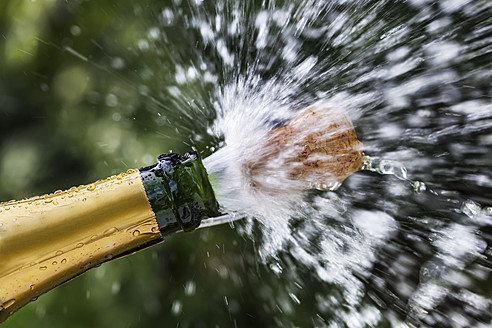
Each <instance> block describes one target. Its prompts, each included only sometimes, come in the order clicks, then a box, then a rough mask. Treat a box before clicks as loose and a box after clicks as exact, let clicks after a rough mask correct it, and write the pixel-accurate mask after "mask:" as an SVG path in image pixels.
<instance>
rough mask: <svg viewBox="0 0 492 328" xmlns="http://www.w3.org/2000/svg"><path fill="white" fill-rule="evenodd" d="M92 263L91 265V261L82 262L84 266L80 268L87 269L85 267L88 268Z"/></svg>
mask: <svg viewBox="0 0 492 328" xmlns="http://www.w3.org/2000/svg"><path fill="white" fill-rule="evenodd" d="M90 265H91V262H90V261H89V262H86V263H84V264H82V266H81V267H80V268H81V269H82V270H85V269H86V268H87V267H88V266H90Z"/></svg>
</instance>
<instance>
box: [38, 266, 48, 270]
mask: <svg viewBox="0 0 492 328" xmlns="http://www.w3.org/2000/svg"><path fill="white" fill-rule="evenodd" d="M46 269H48V267H47V266H41V267H39V270H41V271H44V270H46Z"/></svg>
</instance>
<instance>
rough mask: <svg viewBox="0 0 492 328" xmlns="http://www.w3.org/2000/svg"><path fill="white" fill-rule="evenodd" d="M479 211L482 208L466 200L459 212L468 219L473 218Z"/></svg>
mask: <svg viewBox="0 0 492 328" xmlns="http://www.w3.org/2000/svg"><path fill="white" fill-rule="evenodd" d="M481 210H482V208H481V207H480V205H479V204H478V203H476V202H474V201H472V200H470V199H468V200H466V201H465V202H464V203H463V206H462V207H461V211H462V212H463V213H464V214H465V215H466V216H468V217H469V218H473V217H474V216H476V215H477V214H478V213H480V211H481Z"/></svg>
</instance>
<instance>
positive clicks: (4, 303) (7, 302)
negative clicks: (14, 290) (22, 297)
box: [2, 298, 15, 309]
mask: <svg viewBox="0 0 492 328" xmlns="http://www.w3.org/2000/svg"><path fill="white" fill-rule="evenodd" d="M14 303H15V298H11V299H9V300H8V301H6V302H3V303H2V307H3V308H4V309H6V308H8V307H10V306H12V305H13V304H14Z"/></svg>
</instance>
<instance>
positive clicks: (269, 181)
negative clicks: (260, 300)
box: [194, 1, 492, 327]
mask: <svg viewBox="0 0 492 328" xmlns="http://www.w3.org/2000/svg"><path fill="white" fill-rule="evenodd" d="M482 5H484V6H485V7H487V5H485V4H484V3H482ZM246 7H247V6H245V7H244V8H243V7H241V6H238V7H235V8H232V9H231V8H228V9H227V8H221V7H220V5H219V6H218V8H220V9H221V10H222V9H223V10H224V12H222V11H220V10H219V14H218V15H217V20H216V21H215V22H218V21H219V22H220V24H219V25H216V24H214V23H213V22H211V21H208V19H207V15H205V14H204V13H205V12H206V10H205V9H204V8H199V9H197V12H196V13H195V14H194V15H195V16H194V17H195V18H197V17H200V20H198V21H199V23H198V25H199V27H200V33H201V34H202V37H203V39H204V40H205V42H206V43H211V44H213V47H214V49H216V51H217V52H216V53H217V55H218V56H219V57H220V58H221V59H222V66H221V75H222V76H223V80H224V87H223V88H221V89H219V90H217V94H216V95H215V96H214V98H215V101H214V108H215V109H216V112H217V117H216V119H215V120H214V124H213V125H212V126H211V127H209V130H208V131H209V133H211V134H212V135H214V136H215V137H216V138H217V139H218V140H219V142H218V147H219V148H220V149H219V150H218V151H217V152H215V153H214V154H213V155H211V156H210V157H208V158H207V159H206V160H205V165H206V167H207V170H208V171H209V173H210V174H211V176H213V177H214V178H212V179H213V180H214V179H215V181H212V183H213V184H214V186H216V191H217V197H218V199H219V202H221V203H222V206H224V208H226V209H227V210H229V211H232V212H237V215H238V216H246V217H249V219H248V220H247V221H246V223H245V224H239V230H241V231H243V232H244V233H245V234H247V235H248V236H250V237H251V238H254V239H255V244H257V247H258V253H259V255H260V258H261V259H262V261H263V262H264V263H266V264H267V265H268V266H269V267H270V268H271V269H272V270H273V271H274V272H276V273H277V274H278V275H279V276H285V275H288V276H289V277H290V281H292V283H288V284H287V286H286V287H285V290H283V291H281V292H280V293H279V295H278V296H277V297H276V298H275V300H276V302H277V303H276V304H277V307H278V308H279V310H278V313H279V314H278V316H277V320H278V322H282V323H289V320H293V319H292V317H288V316H286V314H292V315H293V313H294V310H293V308H292V307H293V306H295V304H300V303H303V302H310V301H311V302H313V307H314V310H313V317H312V322H314V323H315V324H316V325H322V326H324V325H327V326H330V327H343V326H347V327H366V326H371V327H373V326H380V325H382V326H392V327H408V326H409V325H412V324H414V325H415V324H416V325H422V326H443V327H462V326H468V325H469V326H478V325H480V324H482V323H484V324H485V323H487V322H489V321H490V315H489V313H490V310H491V299H490V288H488V287H484V283H485V281H486V280H487V279H489V278H487V277H489V273H488V272H490V264H489V262H488V261H489V260H488V259H489V255H487V254H489V247H490V238H489V237H488V236H489V235H488V231H489V224H490V222H491V221H490V220H491V217H490V216H489V212H490V209H489V208H486V207H485V208H484V209H482V206H481V205H479V203H483V205H490V197H487V196H485V197H483V196H484V194H483V193H488V194H489V195H490V191H491V189H490V187H491V185H490V169H489V168H487V164H486V163H487V160H486V158H489V156H487V155H486V153H487V152H488V153H490V149H489V148H490V142H489V141H490V140H489V139H490V122H489V120H490V117H491V116H490V115H491V113H492V110H491V105H490V101H489V100H487V99H486V98H484V97H483V95H484V93H483V92H485V93H487V91H486V90H489V91H490V86H489V87H485V86H484V85H483V84H482V83H481V82H479V81H480V78H479V76H485V75H487V74H488V73H486V70H487V69H486V68H485V67H484V66H483V63H482V61H481V59H479V58H478V57H480V56H481V55H482V54H485V52H487V51H485V50H484V49H483V48H482V47H481V46H479V45H478V43H477V42H479V41H478V40H480V39H483V38H484V37H485V34H487V33H488V32H485V30H487V31H490V24H487V23H486V22H485V20H483V18H485V16H484V15H485V11H484V10H485V9H484V8H485V7H481V6H480V5H479V4H478V3H475V4H473V5H465V4H462V3H458V2H450V1H447V2H442V3H440V4H439V5H437V7H439V8H438V9H436V11H434V8H432V7H431V6H428V5H427V4H425V3H424V2H417V1H412V2H411V3H407V4H400V5H398V6H392V5H391V4H390V3H387V2H378V3H377V4H374V3H371V2H365V1H359V2H356V3H353V4H341V3H338V2H336V1H328V2H319V1H316V2H314V1H313V2H311V1H307V2H303V3H302V5H297V6H294V5H291V6H288V5H286V6H281V5H275V4H270V5H269V6H265V7H264V9H263V10H260V11H257V12H254V11H253V12H251V11H250V8H246ZM229 9H230V11H229ZM202 10H203V11H202ZM246 13H248V14H246ZM229 15H230V16H229ZM458 17H460V18H458ZM464 17H469V19H470V20H471V19H474V20H475V21H476V22H477V23H476V24H477V25H476V26H474V27H471V26H470V27H468V28H466V27H465V26H464V25H465V24H459V23H458V25H456V23H453V22H455V21H460V20H463V21H466V19H465V18H464ZM472 17H473V18H472ZM479 17H481V18H479ZM229 19H230V20H229ZM208 26H210V28H208ZM479 26H481V27H479ZM246 31H247V32H248V33H246ZM483 33H485V34H483ZM465 40H467V41H465ZM246 45H247V46H250V47H254V48H255V50H253V51H250V52H248V55H246V56H242V54H243V52H242V51H243V50H245V49H246V47H247V46H246ZM480 49H482V50H480ZM484 51H485V52H484ZM251 53H252V54H251ZM477 56H478V57H477ZM467 65H471V67H474V70H471V71H468V72H472V73H466V72H465V71H464V69H465V67H466V66H467ZM481 74H485V75H481ZM468 83H471V84H472V85H474V87H472V88H469V87H468V86H469V84H468ZM467 85H468V86H467ZM480 85H482V86H483V87H481V86H480ZM472 89H474V91H473V90H472ZM480 90H481V91H480ZM313 104H314V105H313ZM319 107H322V108H323V111H321V113H323V114H322V116H323V117H322V119H320V120H317V122H316V123H313V122H310V123H309V124H306V125H302V126H301V125H299V130H302V131H303V132H304V136H303V137H305V136H306V135H310V134H313V133H317V132H319V129H324V128H327V127H329V126H330V125H332V124H334V122H337V121H338V119H337V115H339V114H337V111H336V109H340V108H343V110H344V111H345V110H346V111H347V113H348V114H347V115H349V116H350V117H351V118H352V121H353V122H354V125H355V129H356V130H357V132H358V133H357V134H358V135H359V139H360V140H361V141H362V142H363V143H364V153H365V155H366V157H365V158H363V159H361V160H362V161H363V164H362V165H361V167H360V168H362V171H361V172H359V173H355V174H353V175H351V176H350V177H349V178H348V179H347V180H345V181H344V182H343V183H342V184H341V185H340V183H341V182H342V181H343V178H345V177H347V176H348V174H347V175H343V178H342V179H333V177H332V178H331V179H330V178H329V177H328V178H327V177H326V176H319V175H317V174H316V173H314V175H312V177H313V178H312V179H308V181H307V180H306V179H303V177H302V174H301V176H298V178H299V179H296V178H294V177H295V176H296V174H295V173H293V171H295V170H296V169H298V168H299V166H298V165H299V162H298V161H291V160H290V159H291V158H292V157H296V154H298V153H299V149H296V147H298V142H297V141H296V140H289V138H288V137H286V141H281V140H280V138H279V137H280V136H282V132H281V131H282V129H285V127H287V126H289V125H294V126H295V125H296V122H298V121H297V120H298V119H299V117H302V116H303V114H305V113H306V111H309V110H310V109H309V108H319ZM305 108H308V109H305ZM330 109H335V112H331V113H330ZM323 121H324V122H323ZM320 126H321V128H320ZM272 131H277V132H272ZM335 131H337V130H336V129H335ZM301 135H302V134H301ZM284 137H285V136H284ZM277 138H279V139H277ZM301 138H302V137H301ZM264 140H270V141H272V140H273V141H275V142H271V143H269V142H268V141H267V143H266V144H265V142H264ZM487 140H488V141H487ZM477 142H482V146H481V147H482V148H479V147H478V146H477V145H476V143H477ZM274 144H275V145H276V146H273V145H274ZM303 146H304V145H303ZM332 146H334V145H330V147H332ZM277 147H278V148H277ZM335 147H336V146H335ZM279 148H281V149H282V150H279ZM354 148H355V150H356V151H360V150H362V149H361V148H357V145H354ZM487 149H488V150H487ZM471 154H474V155H473V156H472V155H471ZM325 155H326V154H325ZM367 155H368V156H367ZM318 156H321V155H320V154H318ZM470 156H472V157H474V159H472V157H470ZM319 159H320V160H327V159H326V158H319ZM328 171H330V170H328ZM348 171H349V172H350V173H353V172H355V171H357V170H348ZM487 172H488V173H487ZM460 181H461V182H460ZM464 181H466V183H468V184H469V183H471V184H474V185H475V186H476V187H474V188H471V189H466V188H464V187H463V185H462V184H461V185H460V183H463V182H464ZM306 186H308V188H306ZM307 189H311V190H310V191H309V190H307ZM313 189H314V190H313ZM316 189H323V190H325V191H316ZM330 190H331V191H330ZM470 198H473V199H475V200H471V199H470ZM306 270H307V271H308V272H310V273H311V275H312V274H313V273H314V275H315V276H316V278H313V279H315V280H316V281H318V284H319V286H320V292H319V293H316V294H315V295H305V294H303V291H302V284H303V281H304V279H305V276H304V275H305V272H306ZM313 300H314V301H313ZM272 312H276V311H274V310H272ZM314 313H316V314H314ZM289 318H290V319H289ZM291 323H292V322H291Z"/></svg>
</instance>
